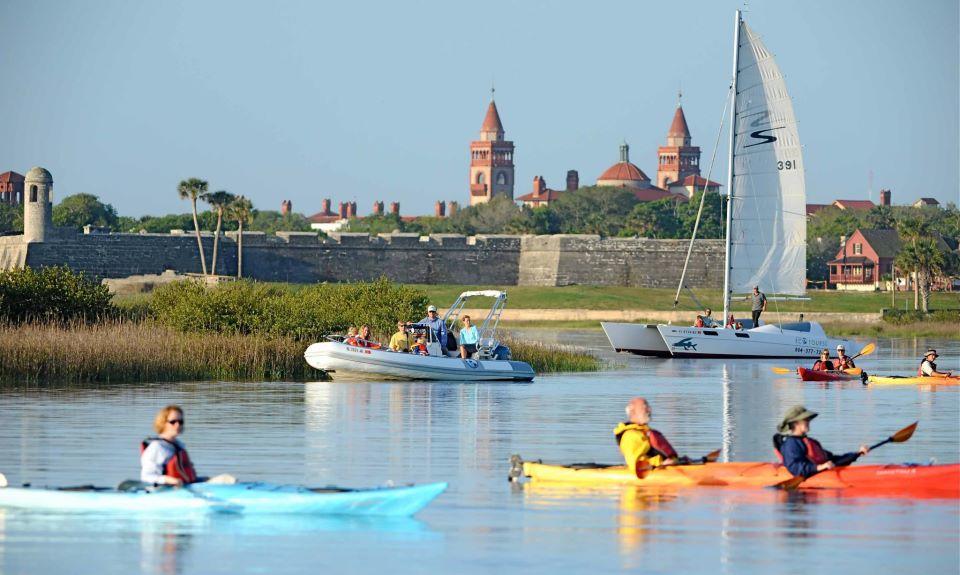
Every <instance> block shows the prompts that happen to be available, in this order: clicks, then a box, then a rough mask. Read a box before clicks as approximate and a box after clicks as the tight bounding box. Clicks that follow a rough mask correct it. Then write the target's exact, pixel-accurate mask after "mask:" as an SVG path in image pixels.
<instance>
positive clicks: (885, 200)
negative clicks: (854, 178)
mask: <svg viewBox="0 0 960 575" xmlns="http://www.w3.org/2000/svg"><path fill="white" fill-rule="evenodd" d="M880 205H881V206H889V205H890V190H880Z"/></svg>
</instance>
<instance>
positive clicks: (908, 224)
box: [897, 217, 930, 310]
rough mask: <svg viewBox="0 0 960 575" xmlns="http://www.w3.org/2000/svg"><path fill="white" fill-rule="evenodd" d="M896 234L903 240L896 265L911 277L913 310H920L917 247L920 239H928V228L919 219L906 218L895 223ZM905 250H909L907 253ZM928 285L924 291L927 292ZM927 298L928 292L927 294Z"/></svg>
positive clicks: (919, 272) (919, 273)
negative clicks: (902, 246)
mask: <svg viewBox="0 0 960 575" xmlns="http://www.w3.org/2000/svg"><path fill="white" fill-rule="evenodd" d="M897 233H899V234H900V237H901V238H902V239H903V243H904V248H903V249H902V250H901V253H900V254H898V255H897V265H898V266H899V267H900V268H902V269H903V270H905V271H907V272H908V274H909V276H912V277H913V309H914V310H917V309H920V299H921V297H920V295H921V291H922V290H921V283H924V282H921V277H920V276H921V269H920V267H919V266H920V264H921V261H920V260H919V259H918V258H917V252H916V250H917V246H918V242H920V240H921V239H923V238H927V237H929V235H930V234H929V226H928V225H927V222H926V221H924V220H922V219H920V218H912V217H907V218H904V219H902V220H900V221H899V222H897ZM907 248H910V249H909V251H908V249H907ZM924 279H925V278H924ZM929 287H930V286H929V285H924V289H927V290H929ZM927 297H929V291H928V292H927Z"/></svg>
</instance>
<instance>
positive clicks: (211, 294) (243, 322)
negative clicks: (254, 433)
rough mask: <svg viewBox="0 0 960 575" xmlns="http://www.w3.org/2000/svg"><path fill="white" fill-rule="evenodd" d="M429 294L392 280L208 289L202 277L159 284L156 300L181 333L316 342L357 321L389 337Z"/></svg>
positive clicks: (157, 309) (160, 314) (163, 319)
mask: <svg viewBox="0 0 960 575" xmlns="http://www.w3.org/2000/svg"><path fill="white" fill-rule="evenodd" d="M426 305H427V296H426V295H425V294H424V293H423V292H421V291H419V290H416V289H413V288H408V287H406V286H402V285H398V284H394V283H392V282H390V281H388V280H386V279H379V280H377V281H373V282H357V283H350V284H317V285H312V286H308V287H302V288H298V289H295V290H294V289H289V288H284V287H281V286H277V285H270V284H262V283H256V282H252V281H238V282H231V283H226V284H220V285H218V286H215V287H205V286H204V285H203V284H202V283H200V282H197V281H184V282H176V283H172V284H167V285H165V286H161V287H160V288H158V289H157V290H156V291H155V292H154V295H153V299H152V300H151V303H150V309H151V314H152V315H153V317H155V318H156V319H157V320H158V321H159V322H160V323H163V324H164V325H167V326H170V327H173V328H176V329H178V330H181V331H207V332H216V333H239V334H257V335H265V336H276V337H292V338H294V339H297V340H301V341H316V340H318V339H320V338H321V337H323V336H324V335H326V334H329V333H332V332H342V331H345V330H346V329H347V327H349V326H351V325H362V324H368V325H370V328H371V330H372V331H373V332H374V334H375V335H376V336H377V337H380V338H385V337H386V336H387V335H389V334H390V333H391V332H392V328H393V326H394V325H396V322H397V320H398V319H400V320H406V321H410V320H417V319H420V317H421V316H422V314H423V309H424V308H425V307H426Z"/></svg>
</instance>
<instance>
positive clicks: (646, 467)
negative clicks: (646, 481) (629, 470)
mask: <svg viewBox="0 0 960 575" xmlns="http://www.w3.org/2000/svg"><path fill="white" fill-rule="evenodd" d="M652 470H653V467H651V466H650V464H649V463H648V462H646V461H638V462H637V479H643V478H644V477H646V476H647V473H649V472H650V471H652Z"/></svg>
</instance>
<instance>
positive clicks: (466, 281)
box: [0, 230, 723, 288]
mask: <svg viewBox="0 0 960 575" xmlns="http://www.w3.org/2000/svg"><path fill="white" fill-rule="evenodd" d="M202 241H203V244H204V251H205V254H206V258H207V265H208V266H209V265H210V260H211V255H212V253H213V237H212V235H211V234H205V235H204V236H202ZM686 250H687V242H686V241H683V240H650V239H633V238H629V239H628V238H606V239H601V238H600V237H598V236H574V235H567V236H564V235H558V236H498V235H489V236H476V237H465V236H461V235H455V234H438V235H432V236H429V237H426V236H424V237H420V236H418V235H417V234H382V235H379V236H372V237H371V236H369V235H368V234H350V233H341V234H336V233H334V234H331V235H330V237H328V238H318V237H317V236H316V235H315V234H313V233H309V232H287V233H283V232H281V233H278V234H277V235H276V236H267V235H265V234H263V233H258V232H249V233H244V235H243V275H244V277H249V278H253V279H257V280H261V281H286V282H297V283H312V282H322V281H329V282H337V281H353V280H370V279H376V278H378V277H380V276H386V277H388V278H390V279H392V280H394V281H398V282H402V283H424V284H460V285H481V284H493V285H540V286H559V285H571V284H583V285H609V286H633V287H671V288H672V287H676V285H677V282H678V281H679V278H680V273H681V270H682V268H683V260H684V257H685V256H686ZM24 265H28V266H31V267H41V266H51V265H66V266H69V267H71V268H73V269H76V270H79V271H83V272H84V273H86V274H88V275H90V276H93V277H96V278H120V277H127V276H130V275H142V274H159V273H162V272H163V271H165V270H176V271H177V272H181V273H190V272H194V273H199V272H200V270H201V267H200V256H199V254H198V251H197V241H196V237H195V236H194V235H192V234H189V233H185V234H182V235H178V234H76V233H72V232H71V233H65V232H64V231H63V230H56V233H54V234H49V235H48V236H47V239H46V241H44V242H39V243H24V241H23V236H6V237H0V268H3V269H10V268H12V267H21V266H24ZM236 271H237V245H236V234H235V233H233V234H230V235H227V236H226V237H221V239H220V245H219V249H218V257H217V269H216V272H217V273H218V274H223V275H235V274H236ZM686 283H687V285H688V286H690V287H698V288H699V287H720V286H721V285H722V283H723V242H722V241H720V240H703V241H698V242H696V244H695V246H694V252H693V256H692V258H691V265H690V269H689V270H688V277H687V282H686Z"/></svg>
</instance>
